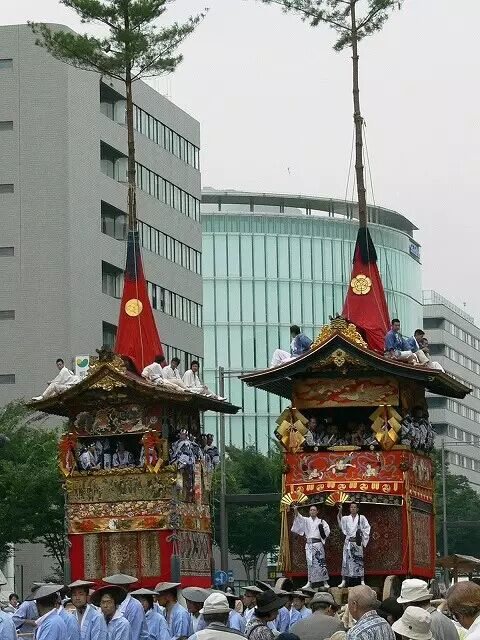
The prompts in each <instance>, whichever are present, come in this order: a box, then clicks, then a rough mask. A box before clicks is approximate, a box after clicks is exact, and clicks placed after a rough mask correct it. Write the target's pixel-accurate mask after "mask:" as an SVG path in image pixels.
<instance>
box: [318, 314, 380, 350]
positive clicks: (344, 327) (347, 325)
mask: <svg viewBox="0 0 480 640" xmlns="http://www.w3.org/2000/svg"><path fill="white" fill-rule="evenodd" d="M338 333H340V334H341V335H342V336H344V337H345V338H347V340H348V341H349V342H352V343H353V344H355V345H357V346H359V347H363V348H364V349H366V348H367V346H368V345H367V343H366V342H365V340H364V339H363V338H362V336H361V335H360V333H359V332H358V330H357V327H356V326H355V325H354V324H352V323H351V322H348V320H347V319H346V318H343V317H342V316H340V315H337V316H335V317H334V318H332V317H330V324H326V325H324V326H323V327H322V328H321V329H320V333H319V334H318V336H317V338H316V339H315V340H314V342H313V343H312V346H311V347H310V348H311V349H316V348H317V347H319V346H320V345H321V344H323V343H324V342H325V341H326V340H328V339H329V338H331V337H332V336H333V335H335V334H338Z"/></svg>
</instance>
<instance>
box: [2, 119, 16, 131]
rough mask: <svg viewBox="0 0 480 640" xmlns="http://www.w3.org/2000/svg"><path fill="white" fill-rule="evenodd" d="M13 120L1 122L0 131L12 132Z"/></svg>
mask: <svg viewBox="0 0 480 640" xmlns="http://www.w3.org/2000/svg"><path fill="white" fill-rule="evenodd" d="M12 130H13V120H0V131H12Z"/></svg>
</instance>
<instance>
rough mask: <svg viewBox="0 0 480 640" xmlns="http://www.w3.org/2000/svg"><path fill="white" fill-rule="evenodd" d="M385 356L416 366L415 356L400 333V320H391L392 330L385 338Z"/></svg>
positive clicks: (416, 359)
mask: <svg viewBox="0 0 480 640" xmlns="http://www.w3.org/2000/svg"><path fill="white" fill-rule="evenodd" d="M412 340H413V338H412ZM417 347H418V345H417ZM385 355H386V356H388V357H390V358H393V359H395V360H400V361H401V362H407V363H408V364H418V358H417V356H416V355H415V353H414V352H413V351H412V349H411V348H409V346H408V345H407V343H406V340H405V339H404V338H403V336H402V335H401V333H400V320H399V319H398V318H394V319H393V320H392V328H391V329H390V331H389V332H388V333H387V335H386V336H385Z"/></svg>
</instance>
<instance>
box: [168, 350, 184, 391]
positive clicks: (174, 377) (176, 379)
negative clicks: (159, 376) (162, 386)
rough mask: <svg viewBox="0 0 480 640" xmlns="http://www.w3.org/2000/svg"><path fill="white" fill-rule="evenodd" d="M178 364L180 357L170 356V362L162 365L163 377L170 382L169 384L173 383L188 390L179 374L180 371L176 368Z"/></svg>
mask: <svg viewBox="0 0 480 640" xmlns="http://www.w3.org/2000/svg"><path fill="white" fill-rule="evenodd" d="M179 366H180V359H179V358H172V359H171V360H170V364H169V365H167V366H166V367H163V378H164V380H168V382H170V383H171V384H174V385H176V386H177V387H180V389H185V390H186V391H189V388H188V387H187V385H186V384H185V383H184V382H183V380H182V376H181V375H180V371H179V370H178V367H179Z"/></svg>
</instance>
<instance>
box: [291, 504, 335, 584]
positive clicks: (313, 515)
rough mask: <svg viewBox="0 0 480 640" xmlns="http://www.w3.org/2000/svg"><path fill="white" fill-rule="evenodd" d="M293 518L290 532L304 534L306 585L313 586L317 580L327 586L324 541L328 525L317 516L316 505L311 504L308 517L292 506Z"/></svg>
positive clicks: (328, 533)
mask: <svg viewBox="0 0 480 640" xmlns="http://www.w3.org/2000/svg"><path fill="white" fill-rule="evenodd" d="M293 509H294V511H295V518H294V520H293V525H292V532H293V533H297V534H298V535H301V536H305V538H306V544H305V555H306V558H307V570H308V582H307V584H306V585H305V586H306V587H310V586H314V585H315V584H318V583H319V582H322V583H323V586H324V587H328V586H329V585H328V570H327V565H326V562H325V542H326V540H327V538H328V536H329V535H330V527H329V526H328V524H327V522H325V520H322V519H321V518H319V517H318V515H317V513H318V511H317V507H316V506H315V505H312V506H311V507H310V511H309V514H310V515H309V517H308V518H306V517H305V516H302V515H301V514H300V513H298V507H297V505H295V506H294V507H293Z"/></svg>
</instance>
